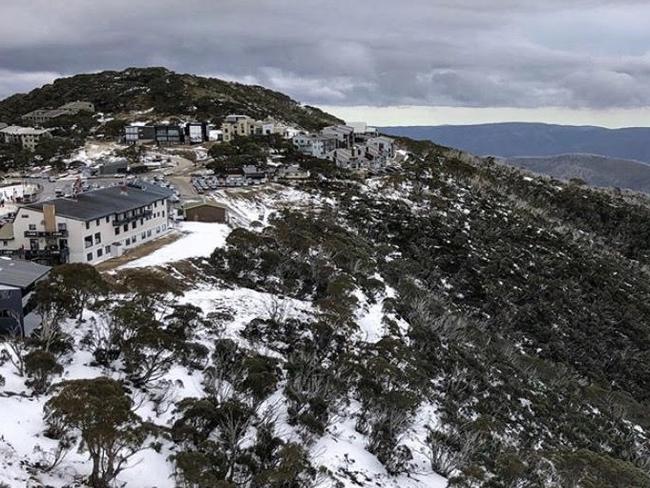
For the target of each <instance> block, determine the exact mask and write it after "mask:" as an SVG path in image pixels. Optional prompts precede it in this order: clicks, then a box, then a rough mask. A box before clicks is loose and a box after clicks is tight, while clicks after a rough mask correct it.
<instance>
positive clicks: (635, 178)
mask: <svg viewBox="0 0 650 488" xmlns="http://www.w3.org/2000/svg"><path fill="white" fill-rule="evenodd" d="M504 161H505V162H506V163H508V164H510V165H512V166H516V167H518V168H524V169H527V170H530V171H533V172H535V173H540V174H545V175H549V176H553V177H554V178H558V179H561V180H570V179H572V178H579V179H581V180H584V181H585V182H586V183H588V184H589V185H592V186H601V187H617V188H625V189H629V190H634V191H640V192H645V193H650V165H649V164H647V163H642V162H640V161H631V160H628V159H614V158H608V157H605V156H598V155H596V154H559V155H556V156H538V157H519V158H507V159H504Z"/></svg>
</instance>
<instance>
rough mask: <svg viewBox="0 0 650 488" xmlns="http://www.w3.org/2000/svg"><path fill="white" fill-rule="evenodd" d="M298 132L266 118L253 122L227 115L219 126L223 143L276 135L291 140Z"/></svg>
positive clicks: (242, 116) (245, 117) (247, 118)
mask: <svg viewBox="0 0 650 488" xmlns="http://www.w3.org/2000/svg"><path fill="white" fill-rule="evenodd" d="M298 133H299V130H298V129H296V128H295V127H291V126H288V125H286V124H283V123H281V122H278V121H277V120H275V119H273V118H271V117H267V118H266V119H264V120H255V119H254V118H252V117H249V116H248V115H235V114H233V115H228V116H227V117H226V118H225V119H224V121H223V123H222V124H221V134H222V139H223V142H230V141H232V140H233V139H234V138H235V137H248V136H256V135H257V136H269V135H272V134H277V135H280V136H282V137H284V138H285V139H291V138H292V137H293V136H294V135H296V134H298Z"/></svg>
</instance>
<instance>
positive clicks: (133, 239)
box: [131, 236, 136, 244]
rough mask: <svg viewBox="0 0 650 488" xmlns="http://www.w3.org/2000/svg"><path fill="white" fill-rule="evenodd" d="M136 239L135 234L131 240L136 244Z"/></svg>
mask: <svg viewBox="0 0 650 488" xmlns="http://www.w3.org/2000/svg"><path fill="white" fill-rule="evenodd" d="M135 239H136V236H133V237H132V238H131V242H132V243H133V244H135Z"/></svg>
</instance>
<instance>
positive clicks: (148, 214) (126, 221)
mask: <svg viewBox="0 0 650 488" xmlns="http://www.w3.org/2000/svg"><path fill="white" fill-rule="evenodd" d="M152 215H153V212H152V211H151V210H144V211H142V212H140V213H137V214H135V215H131V216H129V217H122V218H121V219H115V220H113V227H119V226H121V225H124V224H129V223H131V222H133V221H134V220H140V219H146V218H147V217H151V216H152Z"/></svg>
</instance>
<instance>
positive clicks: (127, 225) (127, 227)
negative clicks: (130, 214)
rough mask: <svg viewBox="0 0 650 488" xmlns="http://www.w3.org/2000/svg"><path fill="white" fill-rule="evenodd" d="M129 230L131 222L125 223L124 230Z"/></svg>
mask: <svg viewBox="0 0 650 488" xmlns="http://www.w3.org/2000/svg"><path fill="white" fill-rule="evenodd" d="M128 230H129V224H124V232H128Z"/></svg>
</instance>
